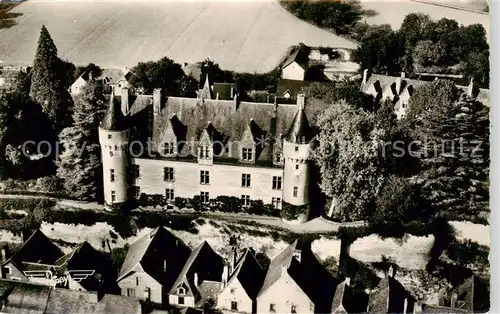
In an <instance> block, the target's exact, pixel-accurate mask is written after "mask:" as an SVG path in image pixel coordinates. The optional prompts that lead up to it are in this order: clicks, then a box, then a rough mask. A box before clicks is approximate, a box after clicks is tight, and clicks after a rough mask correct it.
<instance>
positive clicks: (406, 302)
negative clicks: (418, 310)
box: [403, 297, 408, 314]
mask: <svg viewBox="0 0 500 314" xmlns="http://www.w3.org/2000/svg"><path fill="white" fill-rule="evenodd" d="M406 311H408V298H407V297H406V298H405V302H404V304H403V313H404V314H406Z"/></svg>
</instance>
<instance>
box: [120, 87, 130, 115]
mask: <svg viewBox="0 0 500 314" xmlns="http://www.w3.org/2000/svg"><path fill="white" fill-rule="evenodd" d="M129 96H130V92H129V89H128V88H127V87H125V86H124V87H123V88H122V94H121V100H122V103H121V107H122V113H123V115H124V116H126V115H127V114H128V112H129V110H130V104H129Z"/></svg>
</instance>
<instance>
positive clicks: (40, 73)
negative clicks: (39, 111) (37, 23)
mask: <svg viewBox="0 0 500 314" xmlns="http://www.w3.org/2000/svg"><path fill="white" fill-rule="evenodd" d="M66 69H67V67H66V66H65V65H63V62H62V61H61V60H60V59H59V58H58V57H57V48H56V46H55V44H54V42H53V41H52V38H51V37H50V34H49V32H48V30H47V28H45V26H42V30H41V33H40V37H39V39H38V48H37V50H36V54H35V61H34V62H33V69H32V70H31V89H30V96H31V98H32V99H33V100H34V101H35V102H36V103H38V104H39V105H41V106H42V108H43V111H44V112H45V113H47V115H48V117H49V119H50V120H51V122H52V125H53V127H54V129H56V130H61V129H62V128H64V127H66V126H68V125H70V124H71V106H72V100H71V96H70V95H69V92H68V91H67V90H66V86H65V82H66V81H65V76H66V72H65V71H66Z"/></svg>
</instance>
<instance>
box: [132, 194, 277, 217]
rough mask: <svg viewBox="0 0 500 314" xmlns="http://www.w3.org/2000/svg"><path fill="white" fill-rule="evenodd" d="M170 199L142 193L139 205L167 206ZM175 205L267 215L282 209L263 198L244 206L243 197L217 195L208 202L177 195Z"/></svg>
mask: <svg viewBox="0 0 500 314" xmlns="http://www.w3.org/2000/svg"><path fill="white" fill-rule="evenodd" d="M168 204H170V203H169V201H168V200H167V199H166V197H165V196H164V195H161V194H153V195H147V194H144V193H143V194H141V196H140V197H139V200H138V205H139V206H144V207H147V206H153V207H156V206H161V207H164V206H167V205H168ZM173 205H174V206H175V207H177V208H179V209H183V208H193V209H194V210H195V211H200V212H203V211H219V212H224V213H247V214H253V215H266V216H274V217H279V216H280V211H279V209H276V208H274V207H273V205H272V204H264V203H263V202H262V201H261V200H252V202H251V205H250V206H242V205H243V204H242V202H241V199H239V198H237V197H231V196H217V197H216V198H214V199H210V200H209V201H208V202H202V201H201V198H200V196H199V195H196V196H194V197H193V198H182V197H176V198H175V200H174V202H173Z"/></svg>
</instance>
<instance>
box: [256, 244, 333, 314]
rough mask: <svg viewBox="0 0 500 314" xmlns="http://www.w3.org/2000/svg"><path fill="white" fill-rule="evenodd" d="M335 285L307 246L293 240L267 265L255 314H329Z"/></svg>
mask: <svg viewBox="0 0 500 314" xmlns="http://www.w3.org/2000/svg"><path fill="white" fill-rule="evenodd" d="M337 284H338V283H337V282H336V280H335V279H334V278H332V277H331V275H330V274H329V273H328V271H327V270H326V269H324V268H323V266H322V265H321V263H320V262H319V261H318V259H317V257H316V256H315V254H314V253H313V252H312V251H311V248H310V244H306V243H299V242H298V240H295V242H293V243H292V244H291V245H289V246H288V247H287V248H286V249H285V250H284V251H283V252H281V253H280V254H279V255H278V256H276V257H275V258H274V259H273V260H272V261H271V263H270V265H269V268H268V270H267V272H266V276H265V279H264V283H263V285H262V287H261V289H260V291H259V293H258V296H257V313H294V314H296V313H301V314H302V313H329V312H330V310H331V306H332V303H331V302H332V297H333V295H334V292H335V287H336V285H337Z"/></svg>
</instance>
